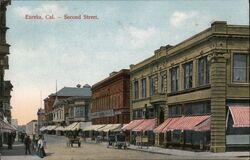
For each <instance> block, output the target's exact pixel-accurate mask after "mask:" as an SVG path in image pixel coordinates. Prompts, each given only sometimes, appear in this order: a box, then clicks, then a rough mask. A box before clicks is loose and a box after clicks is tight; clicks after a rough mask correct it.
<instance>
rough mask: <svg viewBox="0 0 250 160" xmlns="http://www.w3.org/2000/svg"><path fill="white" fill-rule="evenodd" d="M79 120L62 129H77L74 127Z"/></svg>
mask: <svg viewBox="0 0 250 160" xmlns="http://www.w3.org/2000/svg"><path fill="white" fill-rule="evenodd" d="M78 123H79V122H74V123H71V124H70V125H68V126H67V127H65V128H64V131H74V130H77V128H75V127H76V126H77V124H78Z"/></svg>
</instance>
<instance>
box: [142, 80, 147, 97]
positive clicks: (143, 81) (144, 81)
mask: <svg viewBox="0 0 250 160" xmlns="http://www.w3.org/2000/svg"><path fill="white" fill-rule="evenodd" d="M146 96H147V94H146V78H143V79H142V80H141V97H142V98H145V97H146Z"/></svg>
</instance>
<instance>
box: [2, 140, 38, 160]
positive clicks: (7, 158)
mask: <svg viewBox="0 0 250 160" xmlns="http://www.w3.org/2000/svg"><path fill="white" fill-rule="evenodd" d="M0 153H1V157H0V160H38V159H40V158H39V157H38V156H36V155H35V152H34V151H32V150H31V154H30V155H25V148H24V144H23V143H21V142H15V143H14V144H13V146H12V149H7V145H4V146H3V148H1V149H0Z"/></svg>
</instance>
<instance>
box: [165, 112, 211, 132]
mask: <svg viewBox="0 0 250 160" xmlns="http://www.w3.org/2000/svg"><path fill="white" fill-rule="evenodd" d="M209 118H210V115H204V116H182V117H176V118H168V119H167V120H166V121H165V124H166V126H165V127H164V128H163V129H162V131H161V132H166V131H169V130H195V127H197V126H198V125H199V124H201V123H202V122H204V121H206V120H207V119H209ZM163 123H164V122H163ZM207 127H209V126H207ZM197 129H198V128H196V130H197ZM209 129H210V128H209Z"/></svg>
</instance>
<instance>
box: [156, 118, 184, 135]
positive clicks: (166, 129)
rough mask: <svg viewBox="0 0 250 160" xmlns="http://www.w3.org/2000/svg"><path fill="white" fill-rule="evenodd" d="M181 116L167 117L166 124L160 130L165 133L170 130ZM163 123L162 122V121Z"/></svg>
mask: <svg viewBox="0 0 250 160" xmlns="http://www.w3.org/2000/svg"><path fill="white" fill-rule="evenodd" d="M181 118H182V117H175V118H168V119H167V120H166V121H168V123H167V125H166V126H165V127H164V128H163V129H162V131H161V132H163V133H165V132H167V131H169V130H172V128H174V127H175V125H176V124H177V122H178V121H179V120H180V119H181ZM163 123H164V122H163Z"/></svg>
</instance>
